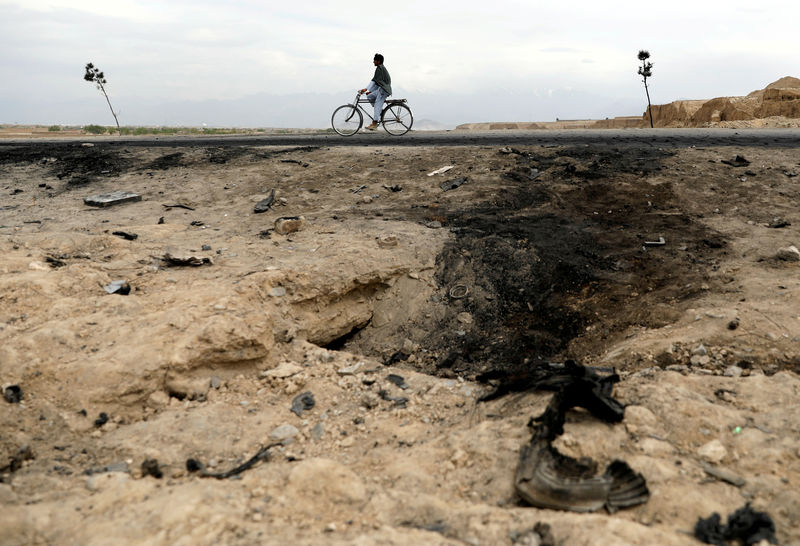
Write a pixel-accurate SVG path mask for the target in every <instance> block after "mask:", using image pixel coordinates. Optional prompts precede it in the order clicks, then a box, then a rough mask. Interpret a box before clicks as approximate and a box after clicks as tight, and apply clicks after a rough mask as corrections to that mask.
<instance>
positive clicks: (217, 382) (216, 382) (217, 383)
mask: <svg viewBox="0 0 800 546" xmlns="http://www.w3.org/2000/svg"><path fill="white" fill-rule="evenodd" d="M209 385H210V386H211V388H212V389H219V388H220V387H221V386H222V379H220V378H219V377H217V376H216V375H212V376H211V380H210V381H209Z"/></svg>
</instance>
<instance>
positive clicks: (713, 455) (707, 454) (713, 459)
mask: <svg viewBox="0 0 800 546" xmlns="http://www.w3.org/2000/svg"><path fill="white" fill-rule="evenodd" d="M697 455H698V456H699V457H700V458H701V459H703V460H704V461H707V462H709V463H714V464H718V463H721V462H722V461H723V460H724V459H725V457H727V456H728V450H727V449H725V446H724V445H722V442H720V441H719V440H711V441H710V442H708V443H707V444H703V445H702V446H700V447H699V448H698V449H697Z"/></svg>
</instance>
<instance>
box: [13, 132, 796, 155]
mask: <svg viewBox="0 0 800 546" xmlns="http://www.w3.org/2000/svg"><path fill="white" fill-rule="evenodd" d="M76 142H94V143H97V144H101V143H102V144H107V145H113V146H169V147H174V146H543V145H555V146H562V145H582V144H592V145H602V144H606V145H626V144H640V145H641V144H649V145H652V146H657V147H666V148H670V147H678V148H680V147H689V146H733V147H735V146H764V147H780V148H793V147H800V129H623V130H616V129H589V130H584V129H569V130H562V131H553V130H539V131H511V130H507V131H485V132H483V131H481V132H479V131H421V132H417V133H409V134H407V135H404V136H401V137H392V136H389V135H387V134H386V133H383V132H382V131H379V132H376V133H363V134H362V133H359V134H357V135H354V136H352V137H346V138H345V137H340V136H338V135H332V134H316V135H315V134H305V135H263V136H213V137H211V136H210V137H203V136H199V137H198V136H187V137H182V136H174V137H172V136H166V137H162V136H159V137H147V136H145V137H87V138H84V139H74V138H60V139H59V138H54V139H50V138H41V139H40V138H36V139H0V151H2V149H3V147H5V146H19V145H28V146H65V145H74V144H75V143H76Z"/></svg>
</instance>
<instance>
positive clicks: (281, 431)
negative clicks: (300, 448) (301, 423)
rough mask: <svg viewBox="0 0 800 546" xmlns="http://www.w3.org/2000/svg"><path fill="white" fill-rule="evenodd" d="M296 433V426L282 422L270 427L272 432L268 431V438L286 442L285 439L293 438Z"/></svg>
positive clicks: (298, 432)
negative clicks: (272, 427) (277, 425)
mask: <svg viewBox="0 0 800 546" xmlns="http://www.w3.org/2000/svg"><path fill="white" fill-rule="evenodd" d="M298 434H300V431H299V430H297V427H295V426H294V425H290V424H283V425H281V426H279V427H275V428H274V429H272V432H270V433H269V439H270V440H272V441H274V442H286V441H287V440H292V439H294V437H295V436H297V435H298Z"/></svg>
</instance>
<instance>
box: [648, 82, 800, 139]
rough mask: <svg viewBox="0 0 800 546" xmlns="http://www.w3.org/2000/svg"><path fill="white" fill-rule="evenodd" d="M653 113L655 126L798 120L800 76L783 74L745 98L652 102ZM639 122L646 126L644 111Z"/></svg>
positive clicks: (698, 125)
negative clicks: (656, 103)
mask: <svg viewBox="0 0 800 546" xmlns="http://www.w3.org/2000/svg"><path fill="white" fill-rule="evenodd" d="M652 112H653V123H654V125H655V126H656V127H709V126H716V125H719V124H720V123H731V122H734V123H735V122H746V121H751V120H758V119H765V118H787V119H800V79H798V78H793V77H791V76H786V77H784V78H781V79H779V80H777V81H774V82H772V83H771V84H769V85H768V86H766V87H765V88H764V89H760V90H758V91H753V92H752V93H750V94H748V95H747V96H746V97H717V98H714V99H711V100H708V101H702V100H689V101H687V100H681V101H674V102H671V103H669V104H660V105H653V106H652ZM642 122H643V124H644V125H645V126H648V125H649V115H648V113H647V112H645V113H644V114H643V115H642ZM766 125H769V124H766ZM770 126H771V125H770ZM778 126H780V125H778Z"/></svg>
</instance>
